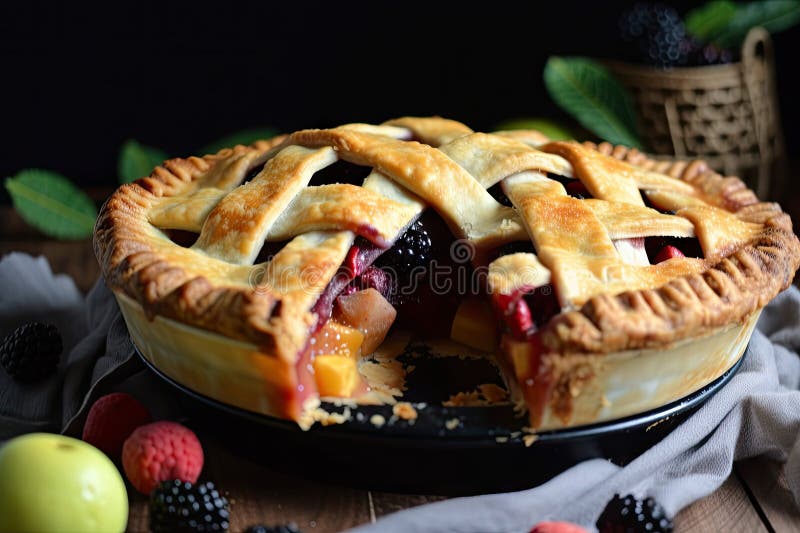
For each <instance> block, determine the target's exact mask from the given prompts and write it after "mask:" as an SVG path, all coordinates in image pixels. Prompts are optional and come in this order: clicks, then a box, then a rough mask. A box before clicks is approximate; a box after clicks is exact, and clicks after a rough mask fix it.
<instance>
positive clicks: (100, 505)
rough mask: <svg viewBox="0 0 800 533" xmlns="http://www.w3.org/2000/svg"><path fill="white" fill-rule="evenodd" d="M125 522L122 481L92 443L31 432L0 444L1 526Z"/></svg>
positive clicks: (81, 527) (110, 528) (71, 527)
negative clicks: (0, 445)
mask: <svg viewBox="0 0 800 533" xmlns="http://www.w3.org/2000/svg"><path fill="white" fill-rule="evenodd" d="M127 522H128V494H127V492H126V490H125V482H124V481H123V480H122V476H120V474H119V471H118V470H117V468H116V467H115V466H114V463H112V462H111V460H110V459H109V458H108V457H106V456H105V454H104V453H103V452H101V451H100V450H98V449H97V448H95V447H94V446H91V445H90V444H87V443H85V442H83V441H80V440H76V439H72V438H69V437H64V436H61V435H54V434H51V433H30V434H28V435H23V436H21V437H17V438H14V439H11V440H10V441H8V442H6V443H5V444H4V445H3V446H2V447H0V531H2V532H4V533H16V532H23V531H24V532H27V531H31V532H33V531H35V532H40V533H48V532H51V531H53V532H55V531H58V532H71V531H75V532H81V533H94V532H109V533H111V532H115V533H116V532H120V531H124V530H125V525H126V524H127Z"/></svg>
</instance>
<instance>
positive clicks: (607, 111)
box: [544, 57, 642, 148]
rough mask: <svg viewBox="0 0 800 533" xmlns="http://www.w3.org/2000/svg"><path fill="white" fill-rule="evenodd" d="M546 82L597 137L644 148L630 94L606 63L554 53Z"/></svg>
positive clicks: (560, 102)
mask: <svg viewBox="0 0 800 533" xmlns="http://www.w3.org/2000/svg"><path fill="white" fill-rule="evenodd" d="M544 84H545V86H546V87H547V91H548V92H549V93H550V97H551V98H552V99H553V100H555V102H556V103H557V104H558V105H559V106H560V107H561V108H562V109H564V110H565V111H566V112H568V113H569V114H570V115H572V116H573V117H575V119H576V120H577V121H578V122H580V123H581V124H582V125H583V126H584V127H585V128H586V129H588V130H590V131H591V132H592V133H594V134H595V135H597V136H598V137H600V138H602V139H604V140H606V141H609V142H611V143H614V144H624V145H626V146H631V147H636V148H641V146H642V143H641V142H640V141H639V138H638V136H637V135H636V115H635V114H634V111H633V106H632V105H631V102H630V96H629V95H628V93H627V92H626V91H625V88H624V87H622V85H621V84H620V83H619V82H618V81H617V80H616V79H615V78H614V77H613V76H612V75H611V73H609V72H608V70H606V69H605V67H603V66H601V65H600V64H598V63H596V62H594V61H592V60H591V59H587V58H583V57H551V58H550V59H549V60H548V61H547V64H546V65H545V67H544Z"/></svg>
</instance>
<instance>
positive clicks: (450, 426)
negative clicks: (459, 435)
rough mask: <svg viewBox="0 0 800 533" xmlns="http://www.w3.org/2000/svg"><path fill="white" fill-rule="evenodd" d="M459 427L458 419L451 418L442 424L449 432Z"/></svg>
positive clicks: (459, 421)
mask: <svg viewBox="0 0 800 533" xmlns="http://www.w3.org/2000/svg"><path fill="white" fill-rule="evenodd" d="M460 425H461V420H459V419H458V418H451V419H450V420H448V421H447V422H445V423H444V427H446V428H447V429H449V430H451V431H452V430H454V429H456V428H457V427H458V426H460Z"/></svg>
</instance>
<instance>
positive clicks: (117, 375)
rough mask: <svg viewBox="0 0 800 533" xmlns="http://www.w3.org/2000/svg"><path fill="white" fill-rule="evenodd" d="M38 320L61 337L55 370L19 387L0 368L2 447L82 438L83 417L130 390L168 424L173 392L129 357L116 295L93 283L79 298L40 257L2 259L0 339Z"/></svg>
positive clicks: (130, 350)
mask: <svg viewBox="0 0 800 533" xmlns="http://www.w3.org/2000/svg"><path fill="white" fill-rule="evenodd" d="M32 320H37V321H40V322H49V323H53V324H55V325H56V327H58V330H59V331H60V332H61V337H62V340H63V342H64V352H63V353H62V354H61V363H60V367H59V372H58V373H57V374H56V375H54V376H52V377H50V378H48V379H46V380H44V381H42V382H39V383H35V384H18V383H17V382H15V381H14V380H12V379H11V378H10V377H9V376H8V375H7V374H6V373H5V372H3V371H1V370H0V441H3V440H5V439H9V438H11V437H13V436H15V435H20V434H22V433H29V432H31V431H48V432H59V431H60V432H64V433H67V434H71V435H80V432H81V429H82V427H83V420H84V418H85V416H86V411H87V409H88V407H89V406H90V405H91V404H92V402H93V401H94V400H95V399H96V398H97V397H98V396H100V395H102V394H105V393H108V392H110V391H112V390H114V391H116V390H122V391H128V392H135V393H136V397H137V398H138V399H139V400H141V401H142V402H143V403H144V404H145V405H146V406H147V407H148V408H149V409H150V412H151V413H153V415H154V416H155V417H157V418H174V416H173V415H174V412H175V409H176V407H175V405H176V403H177V402H176V401H175V400H174V398H175V396H174V392H172V391H171V390H169V389H168V388H167V386H166V385H164V384H163V383H161V382H160V381H159V380H158V379H157V378H155V377H154V376H153V375H152V374H151V373H150V372H149V371H147V370H146V369H145V368H144V365H143V364H142V363H141V361H139V359H138V357H134V355H135V352H134V351H133V345H132V344H131V341H130V338H129V337H128V330H127V328H126V326H125V321H124V320H123V319H122V315H121V314H120V312H119V308H118V307H117V303H116V301H115V300H114V296H113V295H112V294H111V291H109V290H108V289H107V288H106V286H105V284H104V283H103V281H102V280H99V281H98V282H97V283H96V284H95V286H94V287H93V288H92V290H91V291H90V292H89V294H88V295H87V296H86V297H85V298H84V296H83V295H81V293H80V291H79V290H78V289H77V287H75V283H74V282H73V281H72V279H70V278H69V277H67V276H64V275H54V274H53V273H52V271H51V270H50V265H49V264H48V263H47V261H46V260H45V259H44V258H42V257H38V258H33V257H31V256H29V255H27V254H21V253H11V254H8V255H6V256H4V257H3V258H2V259H0V338H1V337H3V336H5V335H6V334H8V333H10V332H11V331H13V330H14V329H15V328H17V327H18V326H20V325H22V324H24V323H25V322H29V321H32Z"/></svg>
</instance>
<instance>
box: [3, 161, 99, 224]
mask: <svg viewBox="0 0 800 533" xmlns="http://www.w3.org/2000/svg"><path fill="white" fill-rule="evenodd" d="M5 186H6V190H8V194H9V195H10V196H11V200H12V201H13V202H14V207H15V208H16V210H17V212H18V213H19V214H20V215H21V216H22V218H23V219H25V221H26V222H27V223H28V224H30V225H31V226H34V227H35V228H38V229H39V230H40V231H41V232H42V233H44V234H46V235H49V236H51V237H56V238H59V239H82V238H85V237H89V236H90V235H91V234H92V228H93V227H94V221H95V219H96V218H97V207H96V206H95V205H94V202H92V200H91V199H90V198H89V197H88V196H86V194H85V193H84V192H83V191H81V190H80V189H78V188H77V187H75V185H73V184H72V183H71V182H70V181H69V180H68V179H67V178H65V177H64V176H61V175H60V174H56V173H55V172H50V171H48V170H38V169H28V170H23V171H21V172H20V173H18V174H17V175H16V176H14V177H13V178H8V179H6V181H5Z"/></svg>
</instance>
